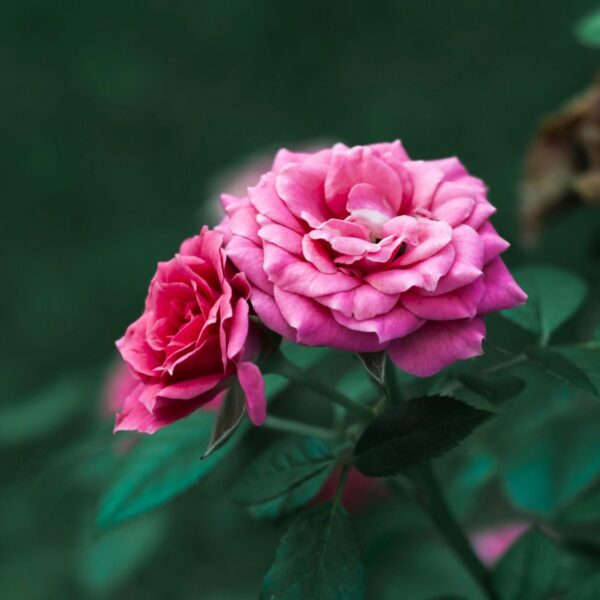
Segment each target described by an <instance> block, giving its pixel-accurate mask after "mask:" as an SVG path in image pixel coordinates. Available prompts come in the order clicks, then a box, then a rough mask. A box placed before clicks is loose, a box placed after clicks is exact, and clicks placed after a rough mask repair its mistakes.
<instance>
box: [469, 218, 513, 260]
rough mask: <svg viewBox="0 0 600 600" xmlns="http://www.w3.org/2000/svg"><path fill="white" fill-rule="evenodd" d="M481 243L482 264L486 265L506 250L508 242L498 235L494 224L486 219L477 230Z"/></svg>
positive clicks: (508, 245)
mask: <svg viewBox="0 0 600 600" xmlns="http://www.w3.org/2000/svg"><path fill="white" fill-rule="evenodd" d="M477 233H478V234H479V239H480V240H481V242H482V244H483V264H484V265H487V264H488V263H489V262H490V261H491V260H492V259H494V258H496V257H497V256H498V255H499V254H502V252H504V251H505V250H508V248H509V247H510V244H509V243H508V242H507V241H506V240H505V239H503V238H501V237H500V235H499V234H498V232H497V231H496V229H495V228H494V226H493V225H492V224H491V223H490V222H489V221H486V222H485V223H484V224H483V225H482V226H481V227H480V228H479V231H478V232H477Z"/></svg>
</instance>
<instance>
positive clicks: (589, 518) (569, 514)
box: [555, 483, 600, 525]
mask: <svg viewBox="0 0 600 600" xmlns="http://www.w3.org/2000/svg"><path fill="white" fill-rule="evenodd" d="M555 521H556V523H558V524H559V525H585V524H588V523H600V483H598V484H596V485H594V486H592V487H591V488H589V489H587V490H585V492H584V493H582V494H581V495H579V496H576V497H575V498H574V499H573V500H572V501H571V502H569V503H568V504H567V505H566V506H564V507H563V508H562V509H561V510H560V511H559V512H558V514H557V515H556V517H555Z"/></svg>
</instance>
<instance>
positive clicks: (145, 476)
mask: <svg viewBox="0 0 600 600" xmlns="http://www.w3.org/2000/svg"><path fill="white" fill-rule="evenodd" d="M213 421H214V415H212V414H210V413H206V412H203V411H198V412H196V413H195V414H193V415H191V416H190V417H188V418H187V419H184V420H182V421H179V422H178V423H175V424H174V425H171V426H169V427H166V428H164V429H161V430H160V431H158V432H157V433H155V434H154V435H153V436H144V437H142V438H141V439H139V440H138V441H137V443H136V445H135V447H134V448H133V449H132V450H131V451H130V452H129V453H128V454H127V456H125V458H124V459H123V462H122V464H121V465H120V468H119V469H118V472H117V473H116V475H115V477H114V478H113V479H112V481H111V483H110V484H109V486H108V487H107V489H106V491H105V493H104V494H103V496H102V498H101V500H100V508H99V512H98V526H99V527H100V528H102V529H104V528H108V527H111V526H114V525H116V524H118V523H121V522H123V521H126V520H127V519H130V518H132V517H135V516H137V515H140V514H142V513H144V512H146V511H148V510H150V509H153V508H156V507H157V506H160V505H161V504H164V503H165V502H168V501H169V500H171V499H172V498H173V497H175V496H177V495H178V494H181V493H182V492H183V491H185V490H186V489H188V488H189V487H190V486H192V485H194V484H195V483H198V482H199V481H200V480H201V479H203V478H204V477H206V476H207V475H208V474H209V473H210V472H211V471H212V470H213V469H214V468H215V467H216V465H218V464H219V462H220V461H221V460H222V459H223V458H224V457H225V456H226V455H227V454H228V453H229V452H230V451H231V450H232V449H233V448H234V446H235V443H234V441H235V439H234V440H231V441H230V443H229V444H227V445H226V446H225V447H223V448H222V449H221V450H220V451H219V452H215V453H214V454H212V455H211V456H209V457H208V458H206V459H202V460H201V457H202V454H203V453H204V451H205V449H206V447H207V445H208V442H209V439H210V435H211V431H212V427H213ZM237 439H239V435H238V436H237Z"/></svg>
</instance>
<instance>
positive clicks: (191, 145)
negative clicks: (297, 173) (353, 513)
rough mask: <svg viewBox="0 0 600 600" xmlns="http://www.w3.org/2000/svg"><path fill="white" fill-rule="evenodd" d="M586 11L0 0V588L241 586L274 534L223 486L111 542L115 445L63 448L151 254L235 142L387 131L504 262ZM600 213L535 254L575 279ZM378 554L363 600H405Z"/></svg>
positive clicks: (64, 594)
mask: <svg viewBox="0 0 600 600" xmlns="http://www.w3.org/2000/svg"><path fill="white" fill-rule="evenodd" d="M594 5H595V3H594V2H593V1H592V0H577V1H571V2H564V0H548V1H546V2H543V3H540V2H539V1H534V0H461V1H460V2H448V1H435V2H434V1H428V0H421V1H419V2H399V1H388V0H385V1H379V2H372V1H366V0H365V1H362V0H360V1H356V2H347V1H341V0H337V1H330V2H329V1H328V2H323V1H319V2H316V1H314V2H313V1H309V2H301V3H300V2H297V3H286V2H280V1H276V0H255V1H254V2H240V1H235V2H219V1H216V0H215V1H204V2H192V1H178V0H174V1H172V2H158V1H154V0H148V1H147V2H142V3H127V2H117V1H115V0H105V1H104V2H75V1H72V0H65V1H64V2H60V3H48V2H43V1H41V0H37V1H36V0H25V1H22V0H5V1H4V2H3V3H2V7H1V8H0V73H1V76H0V105H1V107H2V111H1V113H2V118H1V122H2V134H1V147H2V160H1V161H0V194H1V196H0V197H1V198H2V216H1V218H0V227H1V228H2V233H1V235H0V244H1V248H2V270H3V276H2V280H3V282H4V290H5V291H4V293H3V294H2V299H1V302H2V306H1V309H0V315H1V317H0V318H1V319H2V338H3V340H4V342H3V352H2V361H1V362H0V382H1V386H2V390H3V393H2V394H1V396H0V411H1V412H0V452H1V453H2V459H1V461H0V476H1V477H2V484H1V491H0V539H2V544H0V596H2V597H3V598H11V599H12V598H17V599H21V598H24V599H28V598H44V599H46V598H61V599H64V598H88V597H90V598H95V597H109V598H125V597H127V598H129V599H131V598H138V597H139V598H142V597H144V598H162V597H165V596H166V595H167V593H168V594H169V595H170V597H172V598H192V597H193V598H203V599H206V598H208V599H210V598H222V599H225V600H228V599H229V598H233V599H235V598H240V599H242V598H254V597H256V596H257V593H258V586H259V582H260V577H261V575H262V573H263V572H264V571H265V570H266V568H267V567H268V565H269V563H270V561H271V559H272V555H273V550H274V548H275V544H276V540H277V537H278V532H277V531H276V529H274V528H269V527H268V526H266V527H265V526H262V525H260V524H256V523H254V522H253V521H250V520H249V519H248V518H247V517H245V516H244V515H243V514H240V511H239V509H236V508H234V507H231V506H230V505H229V504H227V503H226V502H225V501H224V500H223V495H222V493H220V491H219V485H218V483H215V484H214V485H213V486H212V487H210V486H208V487H207V488H206V489H203V490H201V491H197V490H193V491H192V492H190V493H189V494H186V495H185V496H183V497H182V498H181V499H179V500H178V501H177V502H176V503H175V509H174V510H173V511H171V512H169V513H168V516H167V513H165V512H159V513H156V514H155V516H153V517H152V519H151V520H150V521H147V522H146V521H140V522H139V523H137V524H135V526H134V529H132V530H131V531H125V533H123V532H121V533H120V534H121V538H119V537H118V535H119V533H114V534H113V535H116V536H117V538H116V541H114V540H112V539H111V538H110V537H109V538H108V540H107V538H106V537H102V538H99V537H98V536H97V534H96V533H95V532H94V526H93V524H94V510H95V502H96V498H97V493H98V490H97V488H98V487H99V484H98V481H99V480H100V479H101V477H102V476H103V473H104V472H105V471H106V470H108V468H109V467H108V466H107V464H106V462H110V460H109V459H106V461H105V462H102V460H98V461H92V462H88V463H84V462H82V460H81V458H82V457H84V456H96V454H95V453H96V452H97V451H98V448H100V449H101V448H102V444H103V443H106V438H107V437H108V436H110V435H111V434H110V428H111V424H110V422H109V421H110V420H103V418H102V417H101V409H100V407H99V403H100V400H99V397H100V393H99V382H100V381H101V379H102V376H103V374H104V373H105V372H106V369H108V368H109V365H110V364H111V362H112V361H113V360H114V359H115V356H116V355H115V351H114V340H115V339H116V338H118V337H120V335H121V334H122V332H123V330H124V328H125V327H126V325H127V324H128V323H129V322H131V321H132V320H133V319H134V318H135V317H136V316H137V314H138V313H139V311H140V310H141V307H142V302H143V297H144V295H145V291H146V287H147V284H148V281H149V279H150V277H151V275H152V273H153V271H154V267H155V264H156V262H157V260H160V259H166V258H168V257H170V256H171V255H172V254H173V252H174V251H175V250H176V248H177V247H178V245H179V243H180V241H181V240H182V239H183V238H184V237H187V236H189V235H191V234H193V233H194V232H196V231H198V229H199V227H200V226H201V224H202V223H203V222H210V221H212V222H214V221H215V219H216V213H215V210H214V208H213V203H214V202H215V201H216V200H215V199H216V188H217V187H218V186H219V182H220V181H222V180H223V179H222V173H223V172H224V171H227V170H228V169H232V168H235V166H236V165H239V164H242V163H243V162H244V161H245V160H247V159H248V158H249V157H252V156H255V155H257V154H259V153H262V152H272V151H274V150H275V149H276V148H278V147H280V146H287V147H290V148H292V149H294V148H297V147H300V146H305V145H307V144H309V145H310V144H312V143H313V142H314V140H325V141H328V142H329V141H344V142H345V143H347V144H361V143H371V142H375V141H382V140H393V139H396V138H400V139H401V140H402V141H403V143H404V145H405V147H406V148H407V150H408V151H409V153H410V154H411V155H412V156H413V157H418V158H434V157H441V156H446V155H451V154H456V155H458V156H460V157H461V159H462V160H463V162H464V163H465V164H466V165H467V166H468V168H469V169H470V170H471V171H472V172H473V173H475V174H477V175H478V176H480V177H482V178H483V179H484V180H485V181H486V182H487V183H488V184H489V186H490V188H491V196H490V198H491V200H492V202H493V203H494V204H496V205H497V206H498V207H499V213H498V215H497V216H496V217H495V218H494V221H495V224H496V226H497V228H498V229H499V230H500V232H501V233H502V234H503V235H504V237H507V238H508V239H509V240H511V241H512V242H513V244H514V247H513V248H512V249H511V250H510V251H509V253H508V255H507V256H508V260H509V262H510V263H511V265H518V264H520V263H522V262H523V261H524V260H526V259H527V258H528V256H527V255H526V253H525V251H524V250H523V249H522V248H520V246H519V237H518V234H519V231H518V224H517V217H516V215H517V200H518V197H517V194H516V190H517V187H518V181H519V177H520V173H521V170H522V161H523V156H524V153H525V150H526V148H527V145H528V142H529V140H530V138H531V136H532V133H533V131H534V130H535V127H536V124H537V122H538V121H539V119H540V118H541V117H542V116H543V115H544V114H545V113H547V112H549V111H552V110H555V109H556V108H557V107H559V106H560V105H561V104H562V103H563V102H564V101H565V100H566V99H568V98H569V97H570V96H572V95H573V94H574V93H576V92H578V91H579V90H581V89H583V88H584V87H586V85H587V84H588V83H589V82H590V81H591V79H592V78H593V76H594V74H595V71H596V69H597V67H598V64H599V58H600V51H598V50H593V49H590V48H586V47H584V46H583V45H581V44H579V43H578V42H577V40H576V39H575V36H574V35H573V26H574V24H575V23H576V22H577V20H578V19H580V18H581V17H582V16H584V15H585V14H586V13H587V12H588V11H589V10H591V9H592V8H593V7H594ZM221 191H228V190H227V189H223V190H221ZM598 218H599V217H598V214H597V213H596V212H593V211H592V210H591V209H585V208H582V209H580V210H578V211H574V212H573V213H569V214H568V215H566V216H565V217H564V218H563V219H561V220H560V221H559V222H554V223H552V224H551V225H550V226H549V229H548V230H547V231H546V233H545V235H544V238H543V239H542V241H541V243H540V244H539V245H538V247H537V248H536V249H534V250H531V251H529V252H530V255H532V256H533V258H535V259H542V260H544V261H547V262H552V263H555V264H562V265H563V266H568V267H569V268H571V269H574V270H576V271H579V272H581V273H582V274H584V275H585V274H586V273H587V274H589V273H591V272H592V271H593V270H594V268H597V263H594V262H593V261H590V260H587V259H586V260H585V261H584V260H582V258H581V257H582V256H584V255H585V256H588V257H589V256H590V254H589V253H590V248H592V250H593V247H594V246H593V245H594V244H596V246H595V247H596V256H597V255H598V253H600V251H598V245H599V243H598V234H597V229H598V227H597V223H598ZM594 227H595V228H596V233H595V234H594V231H593V228H594ZM98 422H100V423H101V425H97V423H98ZM103 440H104V442H103ZM103 456H104V455H103ZM105 458H106V457H105ZM94 469H96V471H94ZM103 469H104V470H103ZM224 477H226V475H224ZM217 480H218V477H217ZM411 518H412V517H411V516H410V515H409V516H407V517H406V519H407V521H410V519H411ZM136 536H137V537H136ZM122 539H127V540H130V541H131V540H134V542H135V543H134V542H131V543H130V544H129V546H127V544H125V543H122ZM390 543H391V542H390ZM119 552H121V553H122V555H121V554H119ZM381 552H385V550H381ZM408 553H409V550H408V546H407V547H406V548H405V549H404V554H402V552H401V553H400V555H401V556H403V559H404V560H406V558H407V557H406V554H408ZM440 553H442V550H440V549H439V548H437V547H436V549H435V551H434V554H432V555H426V556H433V557H435V560H434V562H435V563H436V564H437V567H436V568H438V570H440V569H441V571H443V573H442V575H439V577H438V580H440V579H439V578H440V577H441V580H442V581H443V577H448V578H449V579H448V581H450V580H452V581H453V577H454V579H457V580H458V581H459V582H460V580H461V577H462V576H461V575H460V573H459V575H453V574H452V573H453V572H454V570H455V569H454V563H452V561H451V559H450V558H448V557H447V556H446V555H445V554H443V555H442V554H440ZM107 556H108V557H109V558H107ZM415 560H417V559H415ZM418 560H421V559H418ZM398 562H401V560H400V558H399V559H398ZM429 564H431V562H430V560H429V558H423V563H422V564H421V565H420V566H418V567H414V565H413V568H411V569H409V571H410V576H411V577H416V575H415V568H416V569H417V571H418V569H419V568H420V569H425V568H426V567H428V565H429ZM391 571H392V575H386V576H385V577H384V576H383V575H382V577H384V579H385V578H386V577H387V579H385V581H386V582H387V583H386V584H385V585H382V589H379V590H378V591H377V595H376V596H374V597H376V598H398V597H400V596H397V595H394V593H395V592H394V590H395V589H396V588H395V587H394V585H395V584H394V581H395V579H394V578H395V577H398V578H399V577H400V571H398V572H395V571H394V569H392V570H391ZM407 573H408V571H407ZM377 576H378V575H377V573H376V572H373V574H372V577H377ZM406 576H407V577H408V574H407V575H406ZM409 579H410V577H409ZM462 579H463V580H464V577H462ZM404 581H405V582H406V581H408V579H406V578H405V580H404ZM430 583H431V582H430ZM452 585H453V584H452ZM452 585H451V584H448V586H449V589H450V590H452V589H453V588H452ZM460 585H462V584H460ZM386 586H387V587H386ZM415 589H416V588H415ZM438 591H439V592H440V593H441V592H442V591H447V590H444V589H441V590H433V592H432V593H434V592H435V593H437V592H438ZM460 591H461V588H460V587H459V588H458V592H460ZM462 591H463V592H464V590H462ZM415 593H416V592H415ZM428 593H429V592H428V591H427V590H425V591H423V592H422V595H421V592H419V594H417V595H414V596H411V595H410V593H409V594H408V595H406V596H402V597H407V598H413V597H414V598H421V597H423V598H425V597H428V596H427V594H428ZM465 593H467V594H468V593H475V592H473V591H472V590H471V588H468V590H467V591H466V592H465ZM468 597H471V596H468ZM472 597H476V596H472Z"/></svg>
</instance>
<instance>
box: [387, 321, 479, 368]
mask: <svg viewBox="0 0 600 600" xmlns="http://www.w3.org/2000/svg"><path fill="white" fill-rule="evenodd" d="M484 339H485V322H484V320H483V318H481V317H475V318H474V319H473V320H468V319H465V320H460V321H441V322H440V321H430V322H429V323H426V324H425V325H423V327H421V329H418V330H417V331H416V332H415V333H413V334H411V335H408V336H406V337H405V338H401V339H398V340H394V341H393V342H392V343H391V344H390V345H389V346H388V348H387V351H388V353H389V355H390V357H391V359H392V360H393V361H394V364H396V366H397V367H399V368H400V369H402V370H403V371H406V372H407V373H410V374H411V375H416V376H417V377H430V376H431V375H435V374H436V373H438V372H439V371H441V370H442V369H443V368H445V367H447V366H448V365H451V364H452V363H454V362H455V361H457V360H464V359H467V358H472V357H473V356H478V355H480V354H481V353H482V344H483V340H484Z"/></svg>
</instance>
